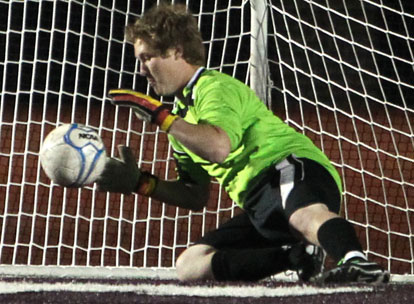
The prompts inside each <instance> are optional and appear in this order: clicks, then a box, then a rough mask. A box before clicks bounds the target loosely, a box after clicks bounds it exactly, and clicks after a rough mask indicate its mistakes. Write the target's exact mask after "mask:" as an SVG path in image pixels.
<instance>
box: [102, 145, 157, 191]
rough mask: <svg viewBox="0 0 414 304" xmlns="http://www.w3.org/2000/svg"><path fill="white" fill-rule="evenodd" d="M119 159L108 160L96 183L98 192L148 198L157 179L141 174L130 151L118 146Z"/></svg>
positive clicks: (147, 174)
mask: <svg viewBox="0 0 414 304" xmlns="http://www.w3.org/2000/svg"><path fill="white" fill-rule="evenodd" d="M118 151H119V156H120V157H121V159H120V160H119V159H116V158H112V157H110V158H108V160H107V162H106V164H105V169H104V171H103V172H102V174H101V177H100V178H99V180H98V181H97V182H96V183H97V184H98V190H99V191H108V192H117V193H123V194H131V192H137V193H138V194H141V195H145V196H150V195H151V194H152V192H153V191H154V189H155V187H156V186H157V183H158V178H157V177H156V176H154V175H152V174H150V173H148V172H142V171H141V170H140V169H139V168H138V166H137V163H136V161H135V157H134V155H133V154H132V152H131V149H130V148H129V147H127V146H122V145H120V146H118Z"/></svg>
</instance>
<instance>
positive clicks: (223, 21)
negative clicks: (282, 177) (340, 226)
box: [0, 0, 414, 274]
mask: <svg viewBox="0 0 414 304" xmlns="http://www.w3.org/2000/svg"><path fill="white" fill-rule="evenodd" d="M155 2H156V1H145V0H143V1H135V0H129V1H110V0H88V1H77V0H72V1H18V0H11V1H9V0H7V1H4V0H0V20H2V21H1V22H0V41H1V43H0V46H1V51H0V77H1V104H0V163H1V166H0V264H1V265H27V266H102V267H129V268H131V267H133V268H137V267H140V268H152V267H155V268H164V267H166V268H173V267H174V266H175V259H176V258H177V256H178V255H179V254H180V253H181V252H182V251H183V250H184V249H185V248H187V246H189V245H190V244H192V243H193V242H195V241H196V240H197V239H198V238H200V237H201V236H202V235H203V234H204V233H205V232H207V231H209V230H211V229H214V228H216V227H217V226H218V225H219V224H221V223H223V222H224V221H226V220H227V219H229V218H230V217H232V216H234V214H236V213H237V212H239V209H238V208H237V207H235V205H234V204H233V202H232V201H231V200H230V199H229V198H228V196H227V195H226V193H225V192H224V191H223V190H222V189H221V187H220V186H219V185H218V184H217V183H216V182H214V181H213V183H212V185H211V188H212V189H211V190H212V191H211V193H212V195H211V197H210V200H209V203H208V206H207V207H206V208H205V209H204V210H203V211H201V212H190V211H188V210H183V209H179V208H175V207H170V206H167V205H165V204H162V203H161V202H158V201H155V200H152V199H148V198H145V197H142V196H139V195H131V196H123V195H117V194H105V193H100V192H97V191H96V188H95V187H94V186H93V185H92V186H88V187H85V188H83V189H69V188H62V187H60V186H58V185H56V184H53V183H52V182H51V181H50V180H49V179H48V178H47V177H46V176H45V174H44V172H43V171H42V170H41V168H40V165H39V159H38V151H39V147H40V145H41V142H42V141H43V140H44V138H45V136H46V135H47V134H48V133H49V132H50V131H51V130H52V129H54V128H55V127H57V126H58V125H60V124H62V123H70V122H77V123H82V124H86V125H88V126H91V127H94V128H95V129H96V130H97V131H98V132H99V133H100V135H101V136H102V138H103V140H104V142H105V145H106V147H107V154H109V155H112V156H117V151H116V146H117V145H118V144H127V145H129V146H130V147H131V148H132V149H133V151H134V153H135V155H136V157H137V161H138V164H139V166H140V167H142V168H143V169H144V170H148V171H151V172H152V173H153V174H156V175H158V176H160V177H161V178H167V179H168V178H175V176H176V175H175V170H174V169H175V164H174V161H173V159H172V154H171V150H170V147H169V144H168V141H167V138H166V135H165V133H163V132H162V131H160V130H159V129H158V128H157V127H156V126H154V125H151V124H146V123H142V122H141V121H139V120H137V119H136V118H135V116H134V115H133V114H132V113H131V112H130V111H129V110H128V109H125V108H115V107H113V106H112V105H111V104H110V103H109V102H108V98H107V96H106V94H107V91H108V90H109V89H111V88H117V87H125V88H132V89H135V90H137V91H141V92H144V93H149V94H153V92H152V91H151V90H150V88H149V87H148V86H147V83H146V81H145V79H144V78H142V77H140V76H139V75H138V74H137V73H136V71H137V69H138V67H137V62H136V60H135V58H134V53H133V48H132V46H131V45H130V44H128V43H126V42H125V40H124V32H123V31H124V27H125V25H126V24H128V23H129V22H131V21H132V20H133V19H134V18H135V17H138V16H140V15H141V14H142V12H143V11H145V10H146V9H148V8H149V7H150V6H151V5H153V4H154V3H155ZM177 2H181V3H184V1H177ZM185 3H186V4H187V5H188V6H189V8H190V9H191V10H192V12H193V13H194V15H195V16H196V17H197V18H198V22H199V26H200V28H201V30H202V34H203V39H204V41H205V47H206V50H207V67H208V68H212V69H217V70H220V71H222V72H225V73H228V74H230V75H232V76H234V77H236V78H238V79H240V80H241V81H243V82H245V83H247V84H249V85H252V86H253V87H254V88H255V89H256V90H257V92H258V94H259V95H260V96H261V97H262V99H263V100H264V102H266V104H267V105H268V106H269V107H270V108H271V109H272V110H273V111H274V112H275V113H276V114H277V115H278V116H280V117H281V118H283V119H285V120H286V122H287V123H289V124H290V125H292V126H294V127H295V128H297V129H298V130H300V131H301V132H303V133H305V134H306V135H308V136H309V137H310V138H312V139H313V140H314V141H315V143H316V144H317V145H318V146H320V147H321V148H322V149H323V151H325V153H326V154H327V155H328V156H329V157H330V158H331V160H332V161H333V163H334V164H335V166H336V167H337V169H338V171H339V172H340V173H341V175H342V177H343V183H344V200H343V201H344V206H343V214H344V216H345V217H346V218H348V219H349V220H350V221H351V222H352V223H353V224H354V225H355V227H356V228H357V231H358V235H359V237H360V239H361V242H362V244H363V246H364V249H365V250H366V252H367V254H368V255H369V257H370V258H371V259H372V260H376V261H377V262H379V263H380V264H381V265H383V266H384V267H385V268H387V269H389V270H390V271H391V272H392V273H393V274H414V266H413V265H414V248H413V245H414V244H413V237H412V235H413V231H412V229H413V228H414V220H413V218H414V217H413V211H414V203H413V200H412V197H413V196H414V139H413V135H414V132H413V128H414V123H413V122H414V102H413V99H412V96H413V94H414V86H413V81H412V79H414V77H413V76H414V71H413V63H414V55H413V48H414V38H413V37H414V32H413V25H414V9H413V5H412V4H410V3H408V1H404V2H403V1H393V2H390V1H381V0H364V1H341V2H340V1H323V0H313V1H310V0H296V1H291V0H289V1H288V0H285V1H283V0H279V1H276V0H275V1H253V0H252V1H242V0H238V1H218V0H216V1H201V0H188V1H186V2H185ZM163 102H165V103H168V104H171V105H172V103H173V100H170V99H164V100H163Z"/></svg>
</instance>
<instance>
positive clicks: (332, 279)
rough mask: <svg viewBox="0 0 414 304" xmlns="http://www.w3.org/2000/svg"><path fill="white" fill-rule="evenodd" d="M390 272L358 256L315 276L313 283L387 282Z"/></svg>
mask: <svg viewBox="0 0 414 304" xmlns="http://www.w3.org/2000/svg"><path fill="white" fill-rule="evenodd" d="M389 280H390V274H389V272H388V271H386V270H384V269H383V268H382V267H381V266H380V265H378V264H377V263H374V262H369V261H366V260H363V259H360V258H353V259H350V260H349V261H347V262H345V263H341V262H339V263H338V266H337V267H335V268H333V269H331V270H328V271H326V272H324V273H321V274H320V275H318V276H316V277H315V279H314V280H312V281H314V282H315V283H319V284H328V283H333V284H335V283H371V284H380V283H388V282H389Z"/></svg>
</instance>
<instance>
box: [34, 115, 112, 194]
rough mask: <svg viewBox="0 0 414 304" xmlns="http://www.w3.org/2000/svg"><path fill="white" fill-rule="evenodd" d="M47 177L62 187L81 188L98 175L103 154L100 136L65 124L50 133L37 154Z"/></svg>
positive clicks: (78, 125)
mask: <svg viewBox="0 0 414 304" xmlns="http://www.w3.org/2000/svg"><path fill="white" fill-rule="evenodd" d="M39 158H40V164H41V166H42V168H43V170H44V171H45V173H46V175H47V176H48V177H49V178H50V179H51V180H52V181H53V182H55V183H56V184H59V185H61V186H64V187H82V186H84V185H87V184H91V183H93V182H95V181H96V180H97V179H98V178H99V176H100V175H101V173H102V171H103V169H104V167H105V163H106V152H105V146H104V143H103V141H102V139H101V137H100V136H99V134H98V133H97V132H96V131H95V130H94V129H92V128H89V127H87V126H84V125H81V124H76V123H74V124H64V125H62V126H60V127H58V128H56V129H54V130H53V131H52V132H50V133H49V134H48V135H47V136H46V138H45V140H44V142H43V144H42V146H41V148H40V152H39Z"/></svg>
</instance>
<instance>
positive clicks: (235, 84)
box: [196, 69, 248, 94]
mask: <svg viewBox="0 0 414 304" xmlns="http://www.w3.org/2000/svg"><path fill="white" fill-rule="evenodd" d="M196 89H197V90H199V91H204V92H209V93H212V91H215V90H218V91H220V94H223V93H225V92H227V93H230V92H235V93H236V92H238V91H244V90H246V89H248V87H247V86H246V85H245V84H244V83H243V82H241V81H240V80H238V79H236V78H234V77H232V76H230V75H228V74H226V73H223V72H220V71H216V70H209V69H206V70H205V71H203V73H202V75H201V76H200V78H199V79H198V81H197V84H196Z"/></svg>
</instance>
